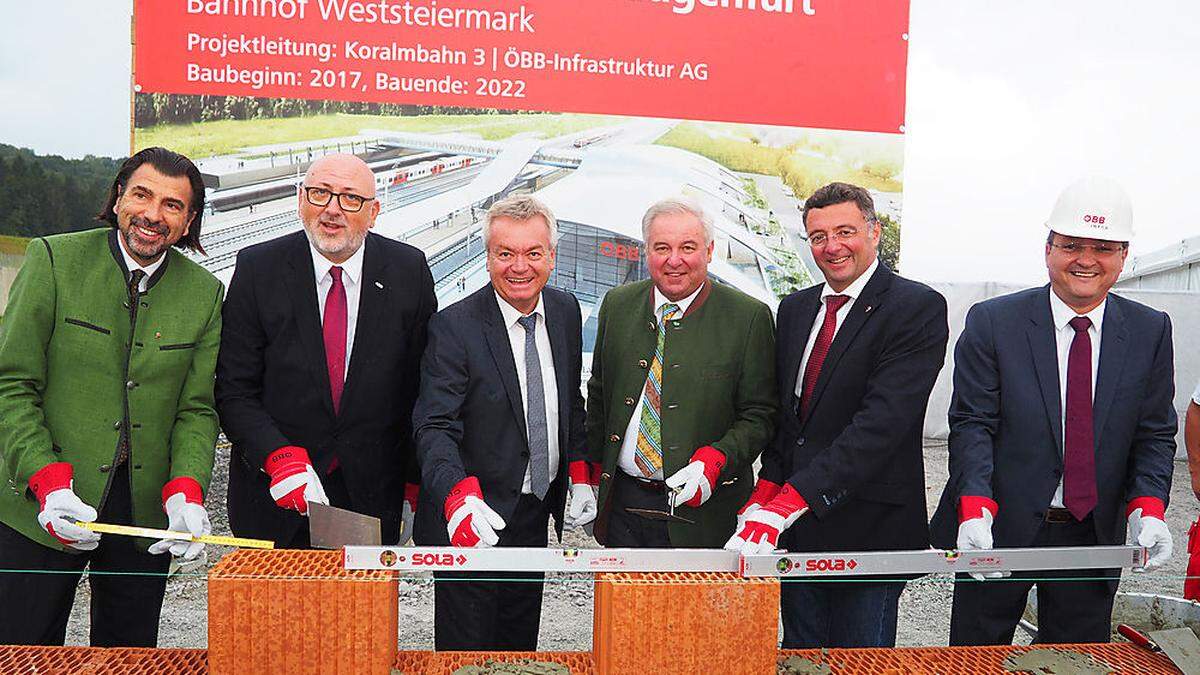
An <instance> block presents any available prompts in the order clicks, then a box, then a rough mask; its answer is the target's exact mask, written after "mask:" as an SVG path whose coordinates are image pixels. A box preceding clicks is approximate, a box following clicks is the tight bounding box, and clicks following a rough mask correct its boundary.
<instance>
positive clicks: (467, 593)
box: [433, 490, 553, 652]
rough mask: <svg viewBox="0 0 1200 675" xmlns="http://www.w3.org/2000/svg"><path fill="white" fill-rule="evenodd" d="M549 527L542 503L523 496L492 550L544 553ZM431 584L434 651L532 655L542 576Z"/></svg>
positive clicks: (437, 576) (438, 575) (455, 578)
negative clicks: (512, 548)
mask: <svg viewBox="0 0 1200 675" xmlns="http://www.w3.org/2000/svg"><path fill="white" fill-rule="evenodd" d="M551 491H553V490H551ZM549 522H550V510H549V508H548V507H547V505H546V503H545V502H543V501H542V500H540V499H538V498H537V497H534V496H533V495H528V494H523V495H521V498H520V500H519V501H518V502H517V508H516V509H515V510H514V511H513V515H512V516H511V517H510V518H509V519H508V521H507V522H506V523H505V525H504V529H503V530H500V532H499V535H500V542H499V543H498V544H497V545H498V546H527V547H545V546H546V545H547V544H548V543H549V535H548V533H547V526H548V524H549ZM433 580H434V585H433V599H434V601H433V609H434V612H433V619H434V624H433V636H434V637H433V643H434V649H436V650H437V651H440V652H441V651H495V652H509V651H515V652H533V651H537V641H538V628H539V627H540V624H541V616H542V586H543V584H544V580H545V574H542V573H529V572H435V573H434V575H433Z"/></svg>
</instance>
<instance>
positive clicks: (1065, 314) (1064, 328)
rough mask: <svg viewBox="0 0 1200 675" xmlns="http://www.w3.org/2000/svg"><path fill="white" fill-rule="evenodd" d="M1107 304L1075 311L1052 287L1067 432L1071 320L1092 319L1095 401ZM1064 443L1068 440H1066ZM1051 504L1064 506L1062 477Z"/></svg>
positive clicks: (1060, 398)
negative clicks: (1068, 358)
mask: <svg viewBox="0 0 1200 675" xmlns="http://www.w3.org/2000/svg"><path fill="white" fill-rule="evenodd" d="M1107 304H1108V298H1107V297H1105V299H1104V300H1103V301H1102V302H1101V303H1100V304H1099V305H1098V306H1096V308H1095V309H1093V310H1092V311H1090V312H1088V313H1087V314H1076V313H1075V310H1073V309H1071V308H1070V307H1068V306H1067V303H1065V302H1063V301H1062V299H1061V298H1059V297H1058V296H1057V295H1055V293H1054V289H1050V317H1051V319H1052V320H1053V321H1054V340H1055V343H1056V346H1057V347H1058V402H1059V411H1060V413H1061V417H1060V418H1059V419H1060V420H1061V426H1062V427H1063V429H1064V433H1065V430H1066V423H1067V357H1069V356H1070V354H1071V341H1072V340H1074V339H1075V329H1074V328H1072V327H1071V319H1074V318H1075V317H1077V316H1086V317H1087V318H1089V319H1091V320H1092V327H1091V328H1089V329H1088V337H1089V338H1090V339H1091V341H1092V400H1093V401H1094V400H1095V398H1096V373H1097V371H1098V370H1099V368H1100V335H1101V334H1102V333H1101V325H1102V324H1103V323H1104V307H1105V305H1107ZM1093 412H1094V411H1093ZM1063 442H1064V443H1065V442H1066V441H1065V439H1064V441H1063ZM1050 506H1052V507H1054V508H1060V509H1061V508H1063V482H1062V479H1061V478H1060V479H1059V481H1058V488H1057V489H1055V490H1054V497H1053V498H1052V499H1051V500H1050Z"/></svg>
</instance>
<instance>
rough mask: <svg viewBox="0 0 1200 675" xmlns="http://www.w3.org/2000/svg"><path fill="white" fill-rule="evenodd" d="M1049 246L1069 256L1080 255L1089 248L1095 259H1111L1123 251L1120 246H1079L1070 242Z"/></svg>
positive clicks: (1122, 247) (1123, 248)
mask: <svg viewBox="0 0 1200 675" xmlns="http://www.w3.org/2000/svg"><path fill="white" fill-rule="evenodd" d="M1050 245H1051V246H1053V247H1054V248H1056V249H1058V250H1060V251H1062V252H1063V253H1066V254H1067V255H1069V256H1077V255H1081V254H1082V253H1083V252H1084V251H1086V250H1088V249H1089V248H1090V249H1091V250H1092V255H1094V256H1096V257H1097V258H1111V257H1113V256H1115V255H1116V254H1118V253H1120V252H1121V251H1123V250H1125V247H1124V246H1121V245H1120V244H1080V243H1077V242H1070V243H1067V244H1055V243H1051V244H1050Z"/></svg>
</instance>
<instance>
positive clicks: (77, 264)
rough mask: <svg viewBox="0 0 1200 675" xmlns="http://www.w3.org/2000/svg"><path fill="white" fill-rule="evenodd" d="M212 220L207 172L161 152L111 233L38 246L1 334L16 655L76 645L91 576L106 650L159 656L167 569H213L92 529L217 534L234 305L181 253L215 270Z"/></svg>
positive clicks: (161, 547) (129, 176)
mask: <svg viewBox="0 0 1200 675" xmlns="http://www.w3.org/2000/svg"><path fill="white" fill-rule="evenodd" d="M47 197H48V198H51V199H53V198H55V196H54V195H47ZM203 210H204V183H203V182H202V180H201V176H200V172H199V170H197V169H196V166H195V165H194V164H192V162H191V161H190V160H188V159H187V158H186V157H184V156H182V155H179V154H177V153H174V152H171V151H170V150H166V149H163V148H148V149H146V150H143V151H141V152H139V153H137V154H135V155H134V156H133V157H130V158H129V159H128V160H126V161H125V163H124V164H122V165H121V168H120V170H119V171H118V173H117V176H116V179H115V180H114V182H113V185H112V188H111V189H110V191H109V196H108V201H107V203H106V205H105V206H104V209H103V211H101V213H100V215H99V216H98V217H97V218H98V219H99V220H102V221H106V222H108V223H109V225H110V227H105V228H100V229H94V230H87V231H84V232H73V233H68V234H60V235H54V236H49V237H42V238H37V239H34V240H33V241H31V242H30V243H29V247H28V249H27V250H26V253H25V263H24V265H23V266H22V267H21V271H20V273H18V275H17V278H16V280H15V281H14V282H13V286H12V290H11V292H10V294H9V301H8V307H7V312H6V313H5V316H4V320H3V324H2V325H0V457H2V459H3V461H2V462H0V568H2V569H4V570H6V571H5V572H0V644H40V645H61V644H63V641H64V638H65V636H66V628H67V618H68V616H69V615H70V612H71V606H72V604H73V602H74V598H75V588H76V585H77V584H78V581H79V578H80V575H81V574H82V572H83V570H84V568H85V567H87V566H89V565H90V569H91V574H89V576H88V580H89V582H90V584H91V590H92V599H91V644H92V645H94V646H103V647H125V646H137V647H141V646H146V647H153V646H155V644H156V642H157V640H158V620H159V613H160V611H161V608H162V598H163V591H164V589H165V588H166V572H167V568H168V564H169V562H170V556H165V555H154V554H161V553H165V552H168V551H169V552H170V553H171V554H172V555H174V556H178V557H180V558H183V559H185V560H195V559H196V558H197V557H198V555H199V554H200V553H201V549H202V546H203V545H202V544H199V543H195V542H187V541H178V540H176V541H167V540H163V541H159V542H155V543H150V541H149V540H146V539H135V538H132V537H124V536H116V535H105V536H104V537H101V536H100V535H99V534H98V533H96V532H93V531H91V530H90V529H87V528H85V527H83V526H82V525H81V524H82V523H86V522H90V521H97V520H98V521H101V522H105V523H116V524H126V525H137V526H142V527H151V528H169V529H172V530H176V531H185V532H189V533H191V534H192V535H203V534H208V533H209V531H210V529H211V528H210V526H209V522H208V515H207V513H206V512H205V510H204V506H203V503H204V492H205V490H207V488H208V482H209V478H210V477H211V474H212V465H213V448H214V445H215V443H216V437H217V416H216V413H215V412H214V410H213V370H214V368H215V366H216V359H217V345H218V343H219V340H220V334H221V296H222V289H221V284H220V282H218V281H217V280H216V279H215V278H214V277H213V276H212V275H211V274H209V273H208V272H207V271H205V270H204V269H203V268H201V267H200V266H199V265H197V264H196V263H194V262H192V261H191V260H189V259H187V258H186V257H184V256H183V255H182V254H181V253H179V252H178V251H175V250H173V249H172V248H171V247H172V246H177V247H180V248H188V249H192V250H195V251H201V252H203V249H202V248H201V246H200V220H201V215H202V212H203ZM148 544H149V546H148ZM12 570H28V573H21V572H14V571H12Z"/></svg>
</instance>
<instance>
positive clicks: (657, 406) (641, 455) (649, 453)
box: [633, 303, 679, 478]
mask: <svg viewBox="0 0 1200 675" xmlns="http://www.w3.org/2000/svg"><path fill="white" fill-rule="evenodd" d="M678 313H679V305H676V304H675V303H667V304H665V305H663V306H662V310H661V313H660V315H659V319H658V343H657V344H656V345H655V347H654V360H652V361H651V362H650V372H649V374H647V375H646V388H645V391H644V392H643V397H644V398H645V401H644V403H643V404H642V416H641V419H640V420H639V421H638V435H637V447H636V448H635V451H634V453H633V463H634V464H636V465H637V468H638V469H640V470H641V472H642V475H643V476H645V477H646V478H653V477H654V476H655V475H656V474H657V473H658V472H659V471H661V470H662V465H663V452H662V370H663V351H664V350H663V348H664V346H665V345H666V342H667V322H668V321H670V320H671V319H674V318H675V315H676V314H678Z"/></svg>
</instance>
